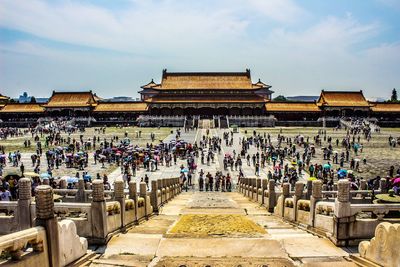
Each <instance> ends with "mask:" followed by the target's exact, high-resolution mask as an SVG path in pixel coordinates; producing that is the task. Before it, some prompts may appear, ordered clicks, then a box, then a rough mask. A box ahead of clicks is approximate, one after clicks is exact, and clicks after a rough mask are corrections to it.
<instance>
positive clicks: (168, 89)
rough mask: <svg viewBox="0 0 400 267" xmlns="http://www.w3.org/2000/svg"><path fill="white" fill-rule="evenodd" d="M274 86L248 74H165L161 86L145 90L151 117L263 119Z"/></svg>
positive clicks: (166, 72)
mask: <svg viewBox="0 0 400 267" xmlns="http://www.w3.org/2000/svg"><path fill="white" fill-rule="evenodd" d="M270 88H271V86H270V85H267V84H265V83H263V82H261V81H260V80H258V82H257V83H253V82H252V80H251V76H250V70H249V69H247V70H246V71H245V72H168V71H167V70H166V69H165V70H163V72H162V78H161V83H159V84H157V83H155V82H154V81H153V80H152V81H151V82H150V83H148V84H146V85H144V86H142V89H143V90H142V91H140V92H139V93H140V94H141V99H142V101H143V102H145V103H148V104H149V114H150V115H202V116H213V115H262V114H263V113H264V112H263V109H264V105H265V103H266V102H269V101H271V95H272V93H273V91H271V90H270Z"/></svg>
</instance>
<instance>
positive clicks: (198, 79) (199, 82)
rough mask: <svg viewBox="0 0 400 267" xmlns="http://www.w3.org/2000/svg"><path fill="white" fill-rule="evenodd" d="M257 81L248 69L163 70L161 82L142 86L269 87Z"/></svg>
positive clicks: (186, 87)
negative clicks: (208, 70)
mask: <svg viewBox="0 0 400 267" xmlns="http://www.w3.org/2000/svg"><path fill="white" fill-rule="evenodd" d="M270 87H271V86H269V85H266V84H264V83H262V82H261V81H259V82H258V83H256V84H253V83H252V82H251V77H250V70H246V72H167V71H166V70H164V71H163V76H162V80H161V84H156V83H154V81H153V80H152V81H151V82H150V83H148V84H146V85H144V86H142V88H144V89H146V88H152V89H160V90H182V89H189V90H193V89H197V90H206V89H222V90H232V89H241V90H246V89H247V90H253V89H261V88H270Z"/></svg>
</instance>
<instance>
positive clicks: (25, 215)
mask: <svg viewBox="0 0 400 267" xmlns="http://www.w3.org/2000/svg"><path fill="white" fill-rule="evenodd" d="M18 185H19V197H18V206H17V214H16V218H17V220H18V231H21V230H25V229H28V228H31V227H32V225H33V224H32V221H33V218H32V214H31V202H32V191H31V190H32V181H31V179H29V178H21V179H20V180H19V182H18Z"/></svg>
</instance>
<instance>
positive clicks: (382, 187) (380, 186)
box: [379, 179, 388, 194]
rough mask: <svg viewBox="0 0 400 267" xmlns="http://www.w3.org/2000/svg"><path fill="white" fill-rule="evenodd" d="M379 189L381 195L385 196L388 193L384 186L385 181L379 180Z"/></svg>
mask: <svg viewBox="0 0 400 267" xmlns="http://www.w3.org/2000/svg"><path fill="white" fill-rule="evenodd" d="M379 189H380V190H381V194H385V193H387V192H388V189H387V185H386V180H385V179H381V180H380V181H379Z"/></svg>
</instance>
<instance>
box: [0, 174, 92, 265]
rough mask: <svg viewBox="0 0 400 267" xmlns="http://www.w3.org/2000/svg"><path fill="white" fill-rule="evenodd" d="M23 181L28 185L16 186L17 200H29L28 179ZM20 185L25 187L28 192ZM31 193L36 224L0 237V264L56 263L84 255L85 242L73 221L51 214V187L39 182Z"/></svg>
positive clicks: (64, 262)
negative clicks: (26, 181) (18, 197)
mask: <svg viewBox="0 0 400 267" xmlns="http://www.w3.org/2000/svg"><path fill="white" fill-rule="evenodd" d="M23 183H25V181H23ZM27 184H29V187H28V186H26V187H25V186H22V187H20V190H21V189H22V192H21V191H20V200H21V201H24V200H29V201H31V195H30V181H29V183H27ZM24 189H26V190H28V189H29V193H28V192H25V190H24ZM35 193H36V196H35V213H36V218H35V225H36V226H35V227H31V228H28V229H24V230H21V231H18V232H15V233H11V234H8V235H4V236H1V237H0V253H1V254H2V255H3V259H4V261H2V263H1V264H2V265H13V266H54V267H58V266H66V265H68V264H70V263H72V262H74V261H75V260H77V259H79V258H81V257H82V256H84V255H85V254H86V252H87V248H88V243H87V241H86V239H85V238H81V237H79V236H78V235H77V229H76V225H75V223H74V222H73V221H71V220H62V221H60V222H59V221H58V219H57V218H56V216H55V214H54V201H53V189H52V188H51V187H50V186H48V185H41V186H38V187H37V188H36V192H35ZM18 209H20V207H18ZM20 218H24V216H21V217H20Z"/></svg>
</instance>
